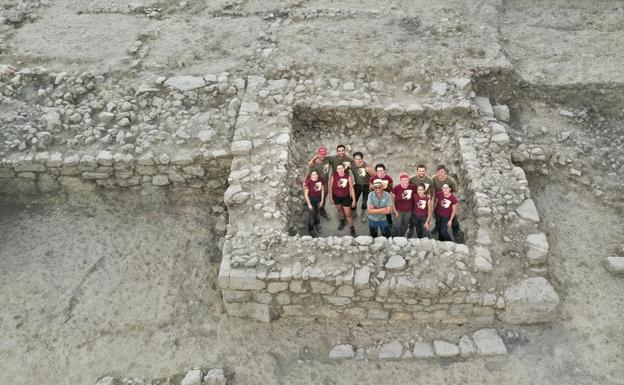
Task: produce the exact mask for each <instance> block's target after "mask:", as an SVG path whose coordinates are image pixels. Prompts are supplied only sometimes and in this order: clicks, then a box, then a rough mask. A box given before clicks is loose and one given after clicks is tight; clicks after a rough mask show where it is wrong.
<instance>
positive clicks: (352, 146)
mask: <svg viewBox="0 0 624 385" xmlns="http://www.w3.org/2000/svg"><path fill="white" fill-rule="evenodd" d="M461 124H470V117H467V116H465V115H464V116H462V114H456V113H455V111H445V112H444V113H439V114H432V115H428V114H425V113H424V110H423V109H421V108H418V107H417V106H414V108H413V109H411V110H407V111H402V110H398V109H397V110H393V109H389V110H388V111H384V109H382V108H363V107H349V108H346V107H332V108H328V107H323V106H309V105H306V104H303V103H302V104H299V105H297V106H295V107H294V111H293V135H292V142H291V146H290V153H291V157H290V160H291V162H290V164H289V169H288V182H287V185H288V186H291V194H290V197H289V208H290V213H289V233H290V234H293V235H294V234H300V235H306V234H308V232H307V227H306V218H307V217H306V215H307V214H306V211H307V210H306V207H305V200H304V197H303V189H302V186H301V181H302V180H303V178H304V176H305V173H306V164H307V162H308V160H309V159H310V158H311V157H312V156H314V155H315V150H316V149H317V148H319V147H321V146H325V147H327V148H328V149H329V152H330V155H334V154H335V151H336V146H337V145H339V144H342V145H344V146H346V148H347V149H348V150H349V151H348V153H349V154H353V152H355V151H360V152H362V153H363V154H364V160H365V161H366V162H367V163H368V164H369V165H370V166H371V167H373V168H374V167H375V165H376V164H377V163H382V164H384V165H385V166H386V173H387V174H388V175H390V176H391V177H392V178H393V179H394V184H395V185H397V184H398V183H399V180H398V175H399V174H400V173H401V172H407V173H408V174H410V175H414V174H415V173H416V166H417V165H418V164H421V163H422V164H425V165H426V166H427V170H428V173H430V174H432V173H433V172H434V170H435V167H436V166H437V165H438V164H445V165H446V166H447V168H449V170H451V172H452V173H453V174H454V175H455V176H456V178H457V179H459V177H460V174H461V173H460V170H461V164H460V157H459V150H458V144H457V136H456V125H461ZM373 178H374V177H373ZM459 182H460V183H461V179H459ZM460 194H461V195H460V198H461V199H462V200H463V196H464V194H463V191H460ZM360 199H363V198H360ZM326 206H327V208H328V209H327V211H328V213H329V215H330V217H331V218H330V219H331V220H330V222H326V226H325V227H324V230H323V231H322V233H321V236H332V235H335V236H341V235H349V229H348V228H345V229H344V230H342V231H337V230H336V226H337V224H338V222H337V220H336V219H335V217H336V210H335V208H334V207H333V206H331V205H330V204H327V205H326ZM360 206H361V201H360V202H359V203H358V208H359V207H360ZM459 214H460V215H461V217H462V219H464V218H465V220H467V221H471V220H472V216H471V215H470V214H469V211H468V210H466V209H465V207H463V205H460V213H459ZM354 223H355V226H356V228H357V234H359V235H368V233H369V230H368V226H367V224H366V223H362V222H361V221H359V220H356V221H355V222H354Z"/></svg>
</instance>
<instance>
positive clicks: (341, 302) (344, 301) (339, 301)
mask: <svg viewBox="0 0 624 385" xmlns="http://www.w3.org/2000/svg"><path fill="white" fill-rule="evenodd" d="M323 299H324V300H325V301H327V302H329V303H331V304H332V305H335V306H348V305H351V303H352V302H351V298H348V297H337V296H334V295H324V296H323Z"/></svg>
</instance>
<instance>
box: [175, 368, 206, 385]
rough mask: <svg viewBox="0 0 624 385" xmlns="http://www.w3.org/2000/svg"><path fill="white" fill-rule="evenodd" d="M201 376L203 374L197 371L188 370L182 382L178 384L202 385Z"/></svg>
mask: <svg viewBox="0 0 624 385" xmlns="http://www.w3.org/2000/svg"><path fill="white" fill-rule="evenodd" d="M203 376H204V374H203V373H202V371H201V370H199V369H193V370H189V371H188V372H186V375H185V376H184V378H183V379H182V382H180V385H202V383H203Z"/></svg>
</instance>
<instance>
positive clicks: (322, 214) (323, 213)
mask: <svg viewBox="0 0 624 385" xmlns="http://www.w3.org/2000/svg"><path fill="white" fill-rule="evenodd" d="M319 215H320V216H321V217H323V218H324V219H329V215H327V211H325V209H324V208H322V209H320V210H319Z"/></svg>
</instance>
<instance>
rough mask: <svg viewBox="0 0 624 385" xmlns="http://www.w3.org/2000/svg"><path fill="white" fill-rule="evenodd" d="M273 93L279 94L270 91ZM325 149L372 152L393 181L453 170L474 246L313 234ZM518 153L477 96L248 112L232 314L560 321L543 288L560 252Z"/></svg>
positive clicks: (233, 199) (238, 146) (235, 198)
mask: <svg viewBox="0 0 624 385" xmlns="http://www.w3.org/2000/svg"><path fill="white" fill-rule="evenodd" d="M259 88H260V90H261V91H260V93H262V89H263V88H262V87H261V86H259ZM264 89H265V90H266V92H267V94H270V92H271V85H270V83H269V86H268V87H266V86H265V88H264ZM321 144H323V145H325V146H328V147H330V148H335V146H336V145H337V144H344V145H346V146H348V147H350V148H351V149H352V150H358V149H362V150H363V152H364V153H365V159H366V158H368V159H374V160H375V161H380V162H383V163H386V165H387V166H388V171H389V173H390V174H391V175H393V176H394V175H397V173H398V172H400V171H402V169H414V168H415V165H416V164H418V163H419V162H421V160H420V156H422V158H424V159H423V160H422V161H424V162H425V163H426V164H427V166H429V167H430V168H431V167H433V166H434V165H435V164H437V163H446V164H447V165H448V166H449V168H451V169H452V170H453V171H454V172H455V173H456V174H457V175H458V179H459V181H460V183H461V189H462V191H461V194H462V195H461V199H462V202H465V203H464V205H463V206H464V207H463V210H462V211H461V213H460V215H461V218H462V223H463V226H464V230H465V231H467V243H466V244H465V245H464V244H455V243H453V242H439V241H437V240H431V239H406V238H403V237H395V238H390V239H385V238H383V237H379V238H375V239H373V238H371V237H370V236H368V234H367V232H366V231H362V230H361V229H358V234H360V236H358V237H355V238H353V237H351V236H344V235H342V234H337V235H335V234H329V233H327V234H323V236H322V237H318V238H312V237H310V236H308V235H305V231H304V230H303V229H304V227H303V221H302V218H303V217H304V214H303V212H302V208H303V200H302V191H301V187H300V186H301V180H302V176H303V175H304V167H305V163H306V161H307V159H309V157H310V156H311V155H312V154H313V152H314V149H315V148H317V147H318V146H319V145H321ZM508 144H509V138H508V136H507V134H506V129H505V126H504V125H503V124H501V123H500V122H498V121H496V120H495V119H487V118H486V119H481V118H479V115H478V114H477V112H476V108H475V107H473V106H472V105H471V104H470V102H468V101H465V100H464V101H460V102H457V104H455V105H452V104H447V105H444V106H439V105H437V106H432V105H427V104H423V105H420V104H414V105H401V104H400V103H371V102H370V101H367V102H362V101H351V102H346V101H332V100H323V101H321V102H318V101H316V102H313V103H311V102H309V101H308V100H295V101H293V103H292V104H288V103H286V104H274V103H266V104H265V103H262V100H260V98H259V99H257V100H247V101H246V102H243V104H242V106H241V113H240V116H239V121H238V124H237V129H236V132H235V134H234V141H233V144H232V153H233V160H232V173H231V174H230V178H229V183H230V186H229V188H228V191H226V194H225V202H226V205H227V206H228V212H229V214H230V225H229V228H228V234H227V236H226V241H225V245H224V253H223V259H222V263H221V269H220V273H219V282H220V286H221V289H222V294H223V300H224V303H225V307H226V311H227V312H228V314H230V315H233V316H240V317H250V318H254V319H256V320H260V321H264V322H268V321H271V320H273V319H275V318H277V317H280V316H281V317H300V318H306V319H314V318H347V319H356V320H362V319H368V320H381V321H385V320H402V321H410V320H411V321H417V322H433V323H447V324H448V323H450V324H465V323H470V324H492V323H493V322H494V321H495V319H499V320H502V321H503V322H508V323H516V322H542V321H547V320H549V319H551V318H552V317H553V315H554V312H555V309H556V303H557V302H558V297H557V295H556V293H555V292H554V290H553V289H552V287H551V286H550V284H549V283H548V281H547V280H546V279H545V278H543V276H544V275H546V273H547V271H546V255H547V249H546V250H544V247H543V244H542V243H541V241H542V238H543V237H542V236H543V234H540V233H538V230H537V222H538V221H539V217H537V218H536V216H537V213H536V211H535V210H534V205H533V202H532V201H531V200H530V199H527V197H529V196H530V195H529V193H528V188H527V182H526V177H525V176H524V172H523V171H522V169H519V168H516V167H514V166H513V165H512V164H511V162H510V154H509V146H508ZM414 153H416V154H420V156H419V157H418V158H417V159H414V157H413V155H412V154H414ZM250 164H251V165H253V166H252V167H251V170H250V167H249V165H250ZM527 255H528V256H527ZM533 257H535V258H533ZM527 276H528V277H530V278H528V279H526V278H527ZM529 292H530V293H531V294H530V295H533V294H534V293H535V292H538V293H543V294H544V296H542V298H546V300H545V301H546V303H542V304H537V305H536V304H533V303H532V302H531V301H528V303H527V301H526V298H524V297H522V296H523V295H526V293H529ZM518 293H520V294H518ZM518 296H520V297H522V298H517V297H518ZM518 320H521V321H518Z"/></svg>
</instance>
